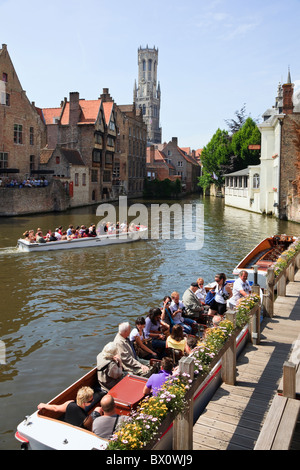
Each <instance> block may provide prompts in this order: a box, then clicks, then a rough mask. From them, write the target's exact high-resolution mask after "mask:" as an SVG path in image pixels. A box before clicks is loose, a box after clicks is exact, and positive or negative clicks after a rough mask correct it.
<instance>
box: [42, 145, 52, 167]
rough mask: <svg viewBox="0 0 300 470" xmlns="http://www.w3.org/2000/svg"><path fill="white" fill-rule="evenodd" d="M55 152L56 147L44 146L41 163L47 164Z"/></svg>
mask: <svg viewBox="0 0 300 470" xmlns="http://www.w3.org/2000/svg"><path fill="white" fill-rule="evenodd" d="M53 152H54V149H48V148H44V149H42V150H41V153H40V163H41V164H42V165H46V164H47V163H48V162H49V160H50V158H51V157H52V154H53Z"/></svg>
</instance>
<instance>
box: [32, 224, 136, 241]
mask: <svg viewBox="0 0 300 470" xmlns="http://www.w3.org/2000/svg"><path fill="white" fill-rule="evenodd" d="M139 229H140V226H139V225H135V224H134V223H131V224H128V223H127V222H122V223H120V222H117V223H116V224H113V223H111V222H106V223H103V224H98V225H97V227H96V225H95V224H94V223H91V224H90V225H89V226H86V225H78V226H76V227H74V226H73V225H72V224H70V225H69V227H68V229H67V230H65V229H64V228H63V226H59V227H57V228H56V229H55V230H51V229H50V230H48V231H47V233H46V234H45V235H44V234H43V231H42V229H41V228H40V227H39V228H37V230H36V231H34V230H32V229H31V230H26V232H24V233H23V238H24V239H25V240H27V241H28V242H29V243H47V242H54V241H60V240H74V239H77V238H87V237H97V236H98V235H105V234H107V235H113V234H117V233H126V232H134V231H136V230H139Z"/></svg>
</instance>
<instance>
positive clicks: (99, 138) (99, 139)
mask: <svg viewBox="0 0 300 470" xmlns="http://www.w3.org/2000/svg"><path fill="white" fill-rule="evenodd" d="M95 143H96V144H99V145H102V135H101V134H98V133H96V134H95Z"/></svg>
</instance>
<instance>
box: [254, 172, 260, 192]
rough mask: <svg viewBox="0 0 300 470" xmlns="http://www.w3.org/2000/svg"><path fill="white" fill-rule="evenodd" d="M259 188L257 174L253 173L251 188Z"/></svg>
mask: <svg viewBox="0 0 300 470" xmlns="http://www.w3.org/2000/svg"><path fill="white" fill-rule="evenodd" d="M258 188H259V174H258V173H255V174H254V175H253V189H258Z"/></svg>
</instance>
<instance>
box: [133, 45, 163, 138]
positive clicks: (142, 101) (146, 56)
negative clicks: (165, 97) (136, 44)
mask: <svg viewBox="0 0 300 470" xmlns="http://www.w3.org/2000/svg"><path fill="white" fill-rule="evenodd" d="M157 64H158V49H155V47H154V48H153V49H149V48H148V46H147V47H146V48H145V49H142V47H140V48H139V49H138V67H139V76H138V86H137V84H136V81H135V84H134V91H133V101H134V103H135V105H136V108H137V109H138V108H140V109H142V112H143V118H144V121H145V123H146V125H147V134H148V139H147V140H148V143H149V144H160V143H161V128H160V127H159V113H160V97H161V94H160V84H159V82H158V83H157Z"/></svg>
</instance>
